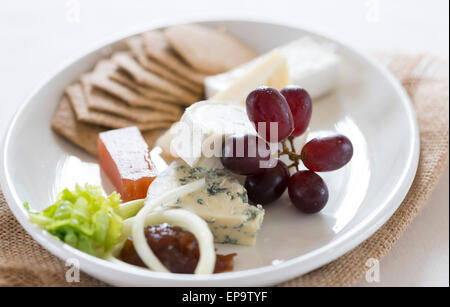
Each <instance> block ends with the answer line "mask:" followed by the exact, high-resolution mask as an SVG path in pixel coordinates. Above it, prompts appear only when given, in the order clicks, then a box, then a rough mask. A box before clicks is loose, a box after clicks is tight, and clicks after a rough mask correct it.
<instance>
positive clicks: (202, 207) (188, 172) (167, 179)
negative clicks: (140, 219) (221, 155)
mask: <svg viewBox="0 0 450 307" xmlns="http://www.w3.org/2000/svg"><path fill="white" fill-rule="evenodd" d="M205 165H206V164H205ZM217 166H218V165H217ZM202 178H205V181H206V185H205V187H204V188H203V189H201V190H199V191H196V192H193V193H191V194H187V195H185V196H183V197H180V198H178V199H177V200H176V201H175V202H174V203H170V204H165V205H164V206H163V207H161V208H160V209H166V208H172V209H173V208H183V209H186V210H190V211H192V212H194V213H195V214H197V215H198V216H200V217H201V218H202V219H203V220H205V221H206V222H207V223H208V226H209V228H210V229H211V232H212V233H213V235H214V241H215V242H216V243H229V244H240V245H254V244H255V240H256V234H257V232H258V230H259V229H260V228H261V224H262V222H263V218H264V209H263V208H262V207H261V206H252V205H250V204H248V197H247V191H246V190H245V188H244V187H243V186H242V185H241V184H240V183H239V181H238V180H237V179H236V178H235V177H233V175H232V174H231V173H230V172H229V171H227V170H225V169H223V168H208V167H204V166H197V167H190V166H189V165H187V164H186V163H185V162H184V161H182V160H181V159H177V160H175V161H174V162H172V164H170V165H169V167H168V168H167V169H166V170H164V171H163V172H162V173H160V174H159V175H158V177H157V178H156V179H155V180H154V181H153V182H152V184H151V185H150V188H149V189H148V194H147V198H152V197H158V196H160V195H162V194H163V193H165V192H167V191H170V190H172V189H175V188H177V187H179V186H182V185H185V184H188V183H190V182H193V181H195V180H199V179H202Z"/></svg>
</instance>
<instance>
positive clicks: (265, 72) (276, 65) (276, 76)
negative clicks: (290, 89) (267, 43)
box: [211, 50, 289, 104]
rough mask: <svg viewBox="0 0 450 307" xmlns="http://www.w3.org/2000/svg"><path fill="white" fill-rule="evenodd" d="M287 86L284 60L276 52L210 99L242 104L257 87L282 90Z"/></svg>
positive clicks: (286, 71)
mask: <svg viewBox="0 0 450 307" xmlns="http://www.w3.org/2000/svg"><path fill="white" fill-rule="evenodd" d="M288 84H289V71H288V65H287V61H286V58H285V57H284V56H283V55H282V54H281V53H280V52H279V51H277V50H274V51H272V52H270V53H269V54H267V55H265V56H264V57H263V58H261V59H260V60H259V61H258V62H257V63H256V64H255V65H252V67H251V68H250V69H249V70H248V71H246V72H245V74H244V75H243V76H240V77H239V78H236V79H235V80H233V83H231V84H230V85H229V86H228V87H227V88H226V89H225V90H223V91H221V92H219V93H217V94H216V95H214V96H212V97H211V100H212V101H218V102H227V103H244V104H245V99H246V98H247V96H248V94H249V93H250V92H251V91H252V90H254V89H255V88H257V87H258V86H262V85H266V86H270V87H273V88H276V89H282V88H283V87H285V86H286V85H288Z"/></svg>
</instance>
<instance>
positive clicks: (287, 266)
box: [0, 14, 420, 286]
mask: <svg viewBox="0 0 450 307" xmlns="http://www.w3.org/2000/svg"><path fill="white" fill-rule="evenodd" d="M208 15H209V16H208V17H204V14H202V15H199V14H192V15H189V16H185V17H183V18H179V17H176V18H161V19H158V20H154V21H152V22H149V23H143V24H140V25H138V26H135V27H133V28H129V29H127V30H125V31H120V32H118V33H116V34H114V35H110V36H108V37H107V38H106V39H104V40H101V41H99V42H97V43H95V44H92V45H90V46H88V48H83V49H82V50H81V52H79V53H78V52H77V53H76V54H75V55H74V56H71V57H70V58H69V60H67V61H65V62H63V63H62V64H61V65H59V66H58V68H57V69H56V70H54V71H53V72H51V73H49V74H48V76H47V77H46V78H43V81H42V82H40V83H39V84H38V86H36V87H35V88H34V89H33V90H32V91H31V93H30V95H28V96H27V98H26V99H25V100H24V102H23V103H22V104H21V105H20V107H19V108H18V109H17V111H16V112H15V114H14V116H13V117H12V119H11V120H10V124H9V126H8V129H7V130H6V133H5V134H4V137H3V142H2V144H3V146H2V150H1V153H0V158H1V162H0V163H1V165H2V168H1V169H2V170H1V171H0V184H1V187H2V190H3V194H4V196H5V200H6V201H7V204H8V206H9V208H10V210H11V211H12V212H13V214H14V216H15V217H16V219H17V220H18V221H19V223H20V224H21V225H22V227H24V229H25V230H26V231H27V233H28V234H29V235H31V236H32V237H33V239H35V240H36V241H37V242H38V243H39V244H40V245H41V246H42V247H44V248H45V249H47V250H49V251H50V252H51V253H52V254H53V255H55V256H57V257H58V258H60V259H62V260H63V261H64V260H66V259H68V258H73V257H76V258H77V259H78V260H79V261H80V267H81V268H82V270H83V271H85V272H86V273H88V274H90V275H92V276H94V277H97V278H98V279H101V280H104V281H106V282H108V283H112V284H119V283H117V282H114V275H111V274H112V273H114V274H131V275H133V276H135V277H138V276H139V277H140V278H145V279H147V281H148V282H149V283H151V280H152V279H154V281H153V282H155V281H158V282H159V285H166V286H180V285H186V283H188V282H189V285H190V286H202V285H203V286H204V285H208V286H226V285H228V286H239V285H249V284H251V285H262V286H265V285H273V284H276V283H279V282H282V281H285V280H289V279H291V278H294V277H297V276H301V275H303V274H305V273H307V272H310V271H312V270H314V269H317V268H319V267H321V266H323V265H325V264H327V263H329V262H331V261H333V260H335V259H337V258H339V257H341V256H342V255H343V254H345V253H347V252H348V251H350V250H352V249H354V248H355V247H356V246H357V245H359V244H361V243H362V242H363V241H365V240H366V239H368V238H369V237H370V236H371V235H372V234H373V233H375V232H376V231H377V230H378V229H379V228H380V227H381V226H382V225H383V224H385V223H386V221H387V220H388V219H389V218H390V217H391V216H392V215H393V214H394V212H395V211H396V210H397V209H398V207H399V206H400V205H401V202H402V201H403V199H404V198H405V196H406V194H407V192H408V191H409V189H410V187H411V185H412V182H413V180H414V177H415V174H416V171H417V167H418V162H419V153H420V136H419V129H418V123H417V118H416V115H415V110H414V108H413V105H412V102H411V100H410V98H409V96H408V95H407V93H406V91H405V89H404V88H403V87H402V86H401V85H400V83H399V82H398V80H397V79H396V78H395V77H394V76H393V75H392V74H391V73H390V72H389V71H388V70H387V68H386V67H384V66H383V65H382V64H381V63H380V62H378V61H377V60H376V59H375V58H373V57H372V56H369V55H367V54H366V53H365V52H363V51H361V50H359V48H355V47H354V46H353V45H352V44H349V43H347V42H345V41H344V40H342V39H335V38H333V37H331V36H329V35H324V34H322V33H320V32H318V31H314V30H311V29H309V28H308V27H305V26H304V25H300V24H299V23H294V22H286V21H284V20H280V19H274V18H267V17H258V16H255V15H249V14H232V15H229V14H228V15H224V14H208ZM191 22H217V23H220V22H249V23H261V24H269V25H274V26H284V27H289V28H294V29H298V30H300V31H302V32H305V33H310V34H312V35H314V36H317V37H320V38H322V39H325V40H327V41H330V42H334V43H336V44H338V45H340V46H343V47H344V48H346V49H348V50H349V51H351V52H353V53H355V54H357V55H358V56H360V57H361V58H362V59H363V60H364V61H365V62H366V63H368V64H370V65H371V66H372V67H374V68H375V69H377V70H378V71H379V72H380V73H381V74H382V76H383V77H385V78H386V79H387V80H388V81H389V83H390V84H391V85H392V86H393V88H394V90H395V91H396V93H397V94H398V96H399V97H400V99H401V102H402V104H403V105H404V107H405V109H406V111H407V118H408V125H409V128H410V130H411V131H412V133H411V145H410V148H409V149H408V150H409V153H408V161H407V164H406V167H405V169H404V170H403V171H402V173H401V176H400V177H399V180H398V181H397V184H396V185H395V187H393V188H392V190H391V193H390V194H389V195H388V196H387V197H385V201H384V202H383V203H381V205H380V206H379V208H381V209H377V210H374V212H372V213H371V214H369V215H368V216H366V217H365V218H364V219H363V220H362V221H361V222H359V223H358V224H357V225H355V226H354V227H353V228H352V229H351V230H349V231H348V232H347V233H345V234H343V235H342V237H340V238H339V239H337V240H336V241H334V242H332V243H329V244H327V245H325V246H322V247H319V248H317V249H315V250H313V251H311V252H309V253H306V254H303V255H300V256H298V257H295V258H292V259H289V260H286V261H284V262H283V263H281V264H278V265H276V266H271V265H267V266H263V267H258V268H253V269H247V270H243V271H236V272H228V273H222V274H218V275H207V276H198V275H186V274H168V273H160V272H153V271H149V270H146V269H140V268H134V267H130V268H129V269H127V270H126V271H125V270H123V267H120V266H117V265H115V264H112V263H110V262H108V261H105V260H103V259H100V258H97V257H94V256H91V255H88V254H85V253H83V252H81V251H79V250H77V249H75V248H73V247H71V246H69V245H67V244H65V243H63V242H61V241H60V240H58V239H56V238H54V237H53V236H51V235H50V234H48V233H47V232H46V231H45V230H42V229H40V228H39V227H38V226H36V225H34V224H32V223H31V222H29V221H28V217H27V214H26V210H25V209H24V208H23V206H22V204H21V203H20V202H19V198H18V196H17V194H16V191H15V189H14V186H13V184H12V180H11V178H10V177H9V174H8V173H7V151H8V145H9V142H10V137H11V134H12V131H13V128H14V126H15V123H16V122H17V121H18V119H19V117H20V115H21V113H22V112H23V111H24V109H25V108H26V107H27V106H28V104H30V103H31V101H32V100H33V97H34V96H35V95H36V94H38V93H39V91H40V90H41V89H42V88H43V87H44V86H45V85H46V84H47V83H48V82H50V81H51V80H52V79H54V78H56V77H58V75H60V74H61V73H62V72H63V71H65V69H67V67H69V66H70V65H72V64H74V63H75V62H77V61H78V60H80V59H82V58H83V57H85V56H87V55H89V54H91V53H93V52H95V51H98V50H100V49H102V48H104V47H107V46H109V45H111V44H114V43H116V42H118V41H120V40H122V39H124V38H126V37H129V36H131V35H134V34H137V33H140V32H143V31H145V30H151V29H157V28H161V27H167V26H170V25H174V24H181V23H191ZM370 222H373V223H372V224H370ZM300 263H301V265H299V264H300ZM100 268H105V269H108V270H105V271H103V272H102V273H103V274H98V272H97V271H98V270H99V269H100ZM131 275H130V277H131ZM116 276H117V275H116ZM126 282H127V281H125V283H126ZM131 282H133V281H131ZM134 283H135V284H142V283H143V280H140V281H134Z"/></svg>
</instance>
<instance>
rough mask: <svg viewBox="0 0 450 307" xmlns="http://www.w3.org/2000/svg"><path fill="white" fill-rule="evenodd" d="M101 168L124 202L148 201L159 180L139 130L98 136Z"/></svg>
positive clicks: (106, 132) (132, 128)
mask: <svg viewBox="0 0 450 307" xmlns="http://www.w3.org/2000/svg"><path fill="white" fill-rule="evenodd" d="M98 159H99V164H100V167H101V168H102V170H103V171H104V172H105V174H106V175H107V176H108V178H109V179H110V180H111V182H112V184H113V185H114V187H115V188H116V189H117V191H118V192H119V193H120V195H121V197H122V201H124V202H127V201H130V200H135V199H140V198H145V197H146V195H147V190H148V187H149V185H150V184H151V183H152V181H153V179H155V177H156V168H155V166H154V164H153V162H152V161H151V159H150V151H149V148H148V145H147V143H146V142H145V140H144V138H143V137H142V135H141V133H140V131H139V129H138V128H137V127H127V128H121V129H115V130H109V131H105V132H102V133H99V136H98Z"/></svg>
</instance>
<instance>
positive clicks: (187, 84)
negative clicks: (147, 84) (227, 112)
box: [127, 36, 203, 98]
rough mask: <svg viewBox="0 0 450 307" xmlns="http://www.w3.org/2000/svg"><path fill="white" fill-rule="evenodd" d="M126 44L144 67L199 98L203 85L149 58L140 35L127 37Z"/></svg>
mask: <svg viewBox="0 0 450 307" xmlns="http://www.w3.org/2000/svg"><path fill="white" fill-rule="evenodd" d="M127 45H128V47H129V48H130V50H131V53H132V54H133V55H134V57H135V58H136V59H137V60H138V62H139V64H141V65H142V67H144V68H145V69H147V70H149V71H151V72H154V73H156V74H158V75H160V76H161V77H163V78H165V79H167V80H168V81H171V82H173V83H176V84H178V85H180V86H182V87H184V88H186V89H188V90H190V91H192V92H194V93H195V94H197V95H198V96H199V98H200V95H201V94H202V92H203V85H202V84H198V83H194V82H192V81H190V80H188V79H186V78H184V77H181V76H179V75H177V74H176V73H174V72H173V71H171V70H169V69H167V68H166V67H164V66H162V65H161V64H159V63H158V62H156V61H154V60H152V59H150V58H148V57H147V54H146V53H145V50H144V44H143V41H142V37H140V36H134V37H131V38H129V39H127Z"/></svg>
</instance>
